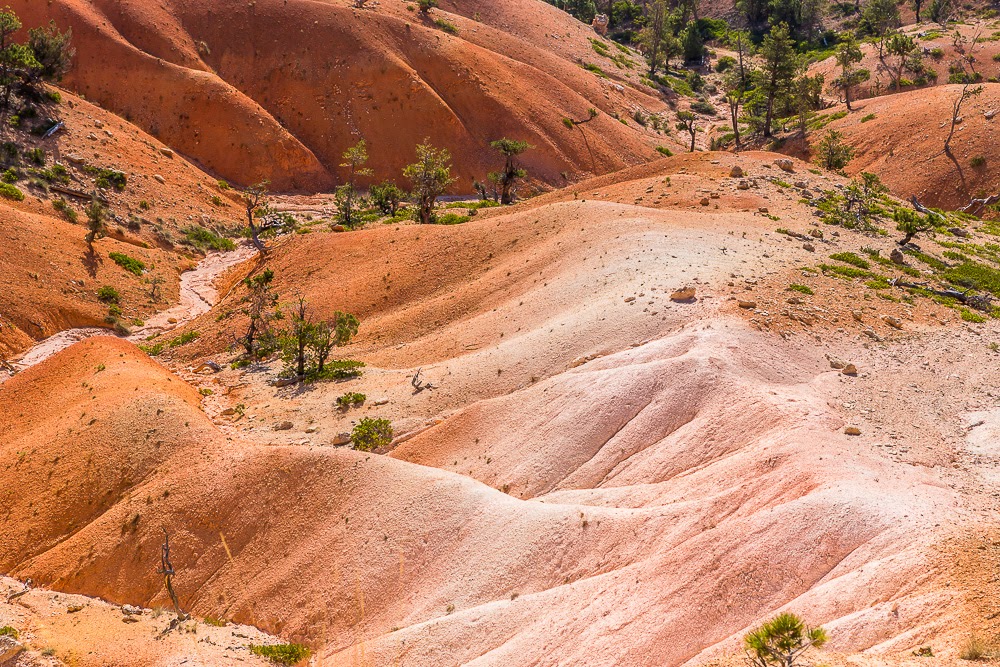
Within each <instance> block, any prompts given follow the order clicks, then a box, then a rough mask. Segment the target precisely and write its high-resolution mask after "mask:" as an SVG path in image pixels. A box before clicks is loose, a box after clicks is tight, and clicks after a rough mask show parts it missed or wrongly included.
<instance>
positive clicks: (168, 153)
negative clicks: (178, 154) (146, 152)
mask: <svg viewBox="0 0 1000 667" xmlns="http://www.w3.org/2000/svg"><path fill="white" fill-rule="evenodd" d="M160 155H162V156H163V157H168V158H170V159H173V158H174V151H173V150H171V149H169V148H167V147H166V146H164V147H163V148H161V149H160Z"/></svg>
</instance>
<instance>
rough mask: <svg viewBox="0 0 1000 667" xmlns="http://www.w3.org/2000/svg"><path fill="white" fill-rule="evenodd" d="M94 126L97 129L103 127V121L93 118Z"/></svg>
mask: <svg viewBox="0 0 1000 667" xmlns="http://www.w3.org/2000/svg"><path fill="white" fill-rule="evenodd" d="M94 127H96V128H97V129H98V130H100V129H102V128H103V127H104V121H103V120H95V121H94Z"/></svg>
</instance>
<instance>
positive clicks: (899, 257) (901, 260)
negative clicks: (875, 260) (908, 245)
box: [889, 248, 906, 264]
mask: <svg viewBox="0 0 1000 667" xmlns="http://www.w3.org/2000/svg"><path fill="white" fill-rule="evenodd" d="M889 259H890V260H892V263H893V264H906V257H904V256H903V251H902V250H900V249H899V248H893V249H892V252H891V253H889Z"/></svg>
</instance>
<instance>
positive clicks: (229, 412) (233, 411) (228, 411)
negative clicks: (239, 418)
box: [220, 408, 236, 417]
mask: <svg viewBox="0 0 1000 667" xmlns="http://www.w3.org/2000/svg"><path fill="white" fill-rule="evenodd" d="M220 414H221V415H222V416H223V417H232V416H233V415H235V414H236V408H226V409H225V410H223V411H222V412H221V413H220Z"/></svg>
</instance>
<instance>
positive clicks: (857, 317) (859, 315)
mask: <svg viewBox="0 0 1000 667" xmlns="http://www.w3.org/2000/svg"><path fill="white" fill-rule="evenodd" d="M863 315H864V314H863V313H862V312H861V311H860V310H852V311H851V317H853V318H854V321H855V322H860V321H861V318H862V317H863Z"/></svg>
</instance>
